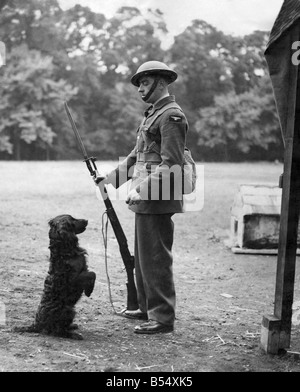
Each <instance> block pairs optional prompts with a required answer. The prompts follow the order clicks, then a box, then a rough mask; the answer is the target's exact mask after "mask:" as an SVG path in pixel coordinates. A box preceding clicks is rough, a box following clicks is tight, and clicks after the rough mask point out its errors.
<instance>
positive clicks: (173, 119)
mask: <svg viewBox="0 0 300 392" xmlns="http://www.w3.org/2000/svg"><path fill="white" fill-rule="evenodd" d="M169 121H170V122H176V123H180V122H182V117H181V116H176V115H174V114H173V115H171V116H169Z"/></svg>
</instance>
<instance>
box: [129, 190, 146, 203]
mask: <svg viewBox="0 0 300 392" xmlns="http://www.w3.org/2000/svg"><path fill="white" fill-rule="evenodd" d="M141 201H142V198H141V196H140V194H139V193H138V192H137V191H136V190H135V189H132V190H131V191H130V192H129V193H128V195H127V199H126V203H127V204H129V205H130V206H131V205H132V204H139V203H140V202H141Z"/></svg>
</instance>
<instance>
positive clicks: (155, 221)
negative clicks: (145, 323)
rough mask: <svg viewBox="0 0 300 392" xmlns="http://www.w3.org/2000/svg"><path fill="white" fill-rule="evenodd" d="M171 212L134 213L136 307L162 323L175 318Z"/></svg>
mask: <svg viewBox="0 0 300 392" xmlns="http://www.w3.org/2000/svg"><path fill="white" fill-rule="evenodd" d="M172 215H173V214H139V213H136V214H135V248H134V256H135V274H136V286H137V296H138V303H139V307H140V310H141V311H142V312H144V313H147V314H148V319H150V320H154V321H157V322H159V323H161V324H165V325H173V324H174V320H175V300H176V298H175V286H174V279H173V256H172V245H173V236H174V223H173V221H172Z"/></svg>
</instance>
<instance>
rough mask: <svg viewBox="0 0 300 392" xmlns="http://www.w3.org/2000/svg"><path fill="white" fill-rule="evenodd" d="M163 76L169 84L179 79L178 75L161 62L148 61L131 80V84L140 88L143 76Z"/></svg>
mask: <svg viewBox="0 0 300 392" xmlns="http://www.w3.org/2000/svg"><path fill="white" fill-rule="evenodd" d="M147 75H162V76H165V78H166V80H167V82H168V84H170V83H173V82H174V81H175V80H176V79H177V73H176V72H175V71H173V70H172V69H171V68H169V67H168V66H167V65H166V64H164V63H162V62H160V61H146V62H145V63H143V64H142V65H141V66H140V67H139V68H138V70H137V71H136V73H135V74H134V75H133V76H132V78H131V83H132V84H133V85H134V86H136V87H138V86H139V83H138V81H139V79H140V78H141V76H147Z"/></svg>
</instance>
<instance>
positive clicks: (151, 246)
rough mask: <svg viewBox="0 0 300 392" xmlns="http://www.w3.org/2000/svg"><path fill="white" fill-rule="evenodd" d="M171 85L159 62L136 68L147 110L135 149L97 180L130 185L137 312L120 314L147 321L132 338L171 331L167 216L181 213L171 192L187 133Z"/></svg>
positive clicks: (171, 283)
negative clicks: (128, 183)
mask: <svg viewBox="0 0 300 392" xmlns="http://www.w3.org/2000/svg"><path fill="white" fill-rule="evenodd" d="M176 79H177V73H176V72H175V71H173V70H172V69H170V68H169V67H168V66H167V65H166V64H164V63H162V62H159V61H148V62H146V63H144V64H142V65H141V66H140V67H139V68H138V70H137V72H136V73H135V74H134V75H133V76H132V78H131V83H132V84H133V85H134V86H136V87H138V93H139V94H140V96H141V99H142V100H143V101H145V102H146V103H148V104H151V106H150V107H148V109H147V110H146V111H145V114H144V118H143V121H142V123H141V125H140V126H139V128H138V131H137V142H136V145H135V147H134V149H133V150H132V151H131V153H130V154H129V155H128V156H127V158H126V159H125V160H124V161H123V162H121V163H120V164H119V166H118V167H117V168H116V169H115V170H114V171H112V172H111V173H109V174H108V176H106V178H105V179H103V177H101V178H100V177H99V178H98V179H97V181H98V182H99V181H100V180H103V181H104V183H107V184H108V183H112V184H113V185H114V186H115V187H116V188H118V187H119V186H120V185H122V184H123V183H124V182H126V181H127V180H129V179H130V178H131V179H132V184H131V189H130V192H129V193H128V196H127V200H126V203H128V205H129V209H130V210H131V211H133V212H134V213H135V249H134V256H135V275H136V286H137V296H138V303H139V309H138V310H126V309H125V310H124V311H123V312H122V314H123V316H125V317H127V318H130V319H137V320H145V321H146V322H144V323H142V324H141V325H138V326H136V327H135V329H134V332H135V333H138V334H155V333H162V332H171V331H173V329H174V321H175V287H174V280H173V266H172V264H173V256H172V245H173V234H174V223H173V221H172V215H173V214H175V213H179V212H183V200H182V192H177V191H176V189H177V190H178V189H182V188H181V186H182V184H181V180H182V174H181V168H182V164H183V159H184V148H185V143H186V134H187V131H188V123H187V119H186V117H185V115H184V113H183V111H182V109H181V108H180V107H179V105H178V104H177V103H176V102H175V97H174V96H173V95H170V94H169V91H168V85H169V84H170V83H172V82H174V81H175V80H176ZM178 168H179V170H178ZM131 173H132V174H131ZM176 184H177V185H178V184H179V186H176Z"/></svg>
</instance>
